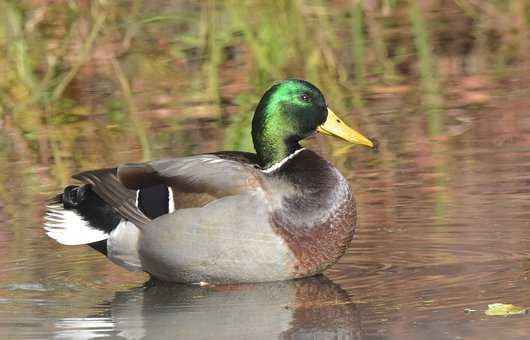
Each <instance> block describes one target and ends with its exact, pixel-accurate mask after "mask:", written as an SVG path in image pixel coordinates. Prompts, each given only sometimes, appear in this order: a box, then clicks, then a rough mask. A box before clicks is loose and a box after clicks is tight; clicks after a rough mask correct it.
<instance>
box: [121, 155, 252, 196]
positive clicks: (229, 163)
mask: <svg viewBox="0 0 530 340" xmlns="http://www.w3.org/2000/svg"><path fill="white" fill-rule="evenodd" d="M247 155H252V154H246V153H235V152H233V153H220V154H203V155H197V156H189V157H181V158H173V159H165V160H159V161H152V162H148V163H138V164H125V165H122V166H120V167H119V168H118V178H119V180H120V182H121V183H122V184H123V185H125V186H126V187H127V188H129V189H133V190H137V189H140V188H144V187H147V186H152V185H157V184H165V185H168V186H170V187H172V188H173V190H174V191H176V192H182V193H207V194H210V195H212V196H215V197H221V196H227V195H235V194H238V193H241V192H244V191H247V190H250V189H252V188H255V187H257V186H258V185H259V180H258V178H257V176H256V173H257V170H256V168H255V167H254V163H253V162H252V160H251V158H249V156H247Z"/></svg>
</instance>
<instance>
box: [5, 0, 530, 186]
mask: <svg viewBox="0 0 530 340" xmlns="http://www.w3.org/2000/svg"><path fill="white" fill-rule="evenodd" d="M455 3H456V5H455V9H459V8H460V9H461V10H460V12H455V13H456V16H466V17H471V18H473V20H474V22H475V24H474V25H475V26H473V29H472V31H473V36H474V37H476V38H477V37H480V39H482V43H481V42H480V41H478V40H480V39H476V40H477V41H478V42H477V44H476V45H477V46H475V47H473V48H475V49H481V50H480V51H479V52H480V53H478V52H475V53H474V54H473V55H474V56H476V57H475V59H478V60H479V61H480V62H478V61H475V60H473V61H472V62H473V65H491V64H494V63H493V62H494V61H495V60H497V61H498V64H497V65H498V67H497V69H499V70H505V69H506V65H509V63H511V62H513V59H514V58H516V57H519V56H521V55H525V54H524V53H526V52H524V50H525V49H526V47H525V46H526V44H527V42H526V40H525V39H523V37H526V36H527V34H528V24H529V21H528V18H527V17H526V16H525V15H526V14H525V11H522V10H521V9H524V8H526V7H525V6H526V5H525V4H524V2H523V1H515V0H514V1H510V2H509V3H507V4H504V5H503V4H502V3H501V2H500V1H494V2H491V3H487V4H485V5H484V6H485V7H484V10H482V9H481V10H479V9H477V6H476V2H472V1H465V0H459V1H457V2H455ZM159 5H160V6H157V5H155V6H153V4H152V3H148V2H142V1H140V0H135V1H133V2H131V3H127V4H125V5H124V4H123V3H121V4H120V3H117V2H97V1H94V2H89V3H75V2H74V3H72V5H71V6H64V5H62V4H55V3H47V5H46V6H44V5H42V6H40V5H32V4H31V3H20V2H8V1H2V2H0V12H1V13H0V17H1V18H2V22H1V23H0V51H1V52H0V72H2V78H1V79H0V110H1V112H2V115H3V116H4V117H6V119H5V121H6V122H8V124H10V126H11V127H12V128H14V129H16V130H18V131H19V132H20V134H21V136H23V139H22V142H23V143H26V144H27V148H28V150H30V152H33V153H34V154H35V155H38V156H39V157H35V159H40V160H39V161H38V162H41V163H44V164H46V162H47V161H48V159H51V163H53V164H54V165H55V166H56V167H57V168H58V169H57V174H58V175H57V177H59V178H62V179H63V180H65V179H66V177H67V175H68V171H69V170H68V169H69V168H70V167H72V165H73V164H72V163H75V160H76V159H77V158H76V157H71V155H72V154H74V153H76V152H79V151H77V150H76V148H75V145H76V143H75V142H74V141H75V140H76V139H78V138H80V137H83V136H82V132H81V131H75V130H73V129H69V128H68V127H69V126H68V125H69V124H71V122H72V120H73V121H76V119H77V121H81V120H87V121H88V120H90V119H93V113H106V112H104V109H105V108H108V107H110V106H111V105H110V104H109V103H110V102H111V101H120V102H123V103H122V105H121V107H122V108H125V109H124V110H123V112H124V113H126V114H124V115H123V117H122V118H123V119H122V118H119V117H117V116H116V115H115V114H109V115H106V116H102V117H103V118H101V120H102V121H98V124H101V125H102V126H103V127H104V126H105V124H107V125H109V124H116V123H121V125H123V124H127V123H129V124H131V130H132V131H128V129H122V130H120V129H114V131H119V132H120V133H123V134H124V135H125V137H131V136H133V137H134V138H128V140H129V141H132V142H134V141H135V140H139V142H140V144H141V148H142V156H143V157H144V158H146V157H149V152H150V151H151V150H150V149H151V147H150V145H149V143H150V142H151V143H155V140H154V139H152V140H151V141H149V140H148V138H147V130H146V128H145V126H144V123H143V122H141V120H140V116H137V115H136V114H134V113H133V112H136V113H138V112H149V110H150V109H151V106H150V105H151V103H150V98H148V97H149V96H150V94H151V93H153V92H156V91H158V92H157V93H160V92H163V91H164V89H166V88H171V89H174V90H171V91H168V95H169V96H171V100H172V101H173V102H178V101H183V100H186V99H187V98H189V97H193V98H194V100H195V99H197V100H198V101H203V102H208V103H209V104H212V111H213V112H214V115H212V116H215V115H218V114H219V113H220V112H221V110H220V106H221V101H222V99H224V98H223V97H225V96H226V95H225V94H224V92H223V86H224V82H223V81H222V80H223V79H224V77H225V76H226V79H230V80H231V82H235V83H237V82H241V83H242V86H240V88H242V89H243V90H242V91H241V92H240V93H241V94H242V95H248V93H252V95H253V96H254V95H256V93H257V91H256V90H255V89H263V88H265V87H266V85H267V84H270V83H271V82H272V81H274V80H277V79H281V78H285V77H302V78H306V79H308V80H310V81H312V82H315V83H317V84H318V85H319V86H320V87H321V88H322V89H323V90H324V92H325V93H326V96H327V98H328V100H329V104H330V106H332V107H333V109H335V110H336V111H337V112H340V113H343V112H349V111H350V110H351V108H352V106H353V107H362V106H363V102H362V101H361V98H363V96H362V95H369V94H370V93H368V92H367V91H369V89H370V87H368V86H367V85H372V84H376V85H377V84H378V83H379V85H381V84H384V85H386V84H388V83H395V82H397V81H400V82H414V81H416V79H414V77H411V76H410V74H409V73H408V71H406V70H405V71H402V66H404V65H405V64H407V63H411V64H412V65H405V66H407V67H408V66H412V68H415V67H417V68H418V69H419V73H420V81H421V86H422V88H423V89H424V92H423V103H424V108H425V111H426V117H427V120H428V126H429V135H430V136H439V135H441V134H443V118H444V112H442V111H440V107H441V106H442V104H443V102H442V97H441V95H440V84H439V83H438V81H437V76H436V74H437V71H439V70H440V67H439V65H437V64H436V62H435V60H436V56H435V54H434V53H433V46H434V44H433V41H437V40H436V39H437V38H438V37H437V36H436V34H439V32H438V31H439V30H440V29H439V25H438V26H437V25H435V23H436V21H437V20H441V19H440V17H442V16H443V13H442V14H439V13H438V12H435V13H430V14H431V16H430V17H429V20H432V21H433V25H432V26H431V25H429V29H431V27H432V29H431V32H429V33H431V36H434V38H430V37H429V36H428V34H427V28H426V23H425V20H424V18H423V16H422V13H421V11H420V9H419V8H418V3H417V2H415V1H411V2H408V3H399V4H398V2H397V1H395V0H386V1H384V2H382V4H381V7H374V8H372V7H369V6H368V5H366V4H365V3H363V2H361V1H353V7H351V6H345V7H342V6H340V5H335V4H332V3H329V2H324V1H314V2H311V4H310V5H308V4H306V3H302V2H298V1H287V0H282V1H274V2H264V1H263V2H246V3H245V5H244V6H242V5H241V3H240V2H236V1H227V2H216V1H213V0H212V1H207V2H203V3H201V4H200V5H190V4H187V3H181V2H177V3H171V4H169V3H168V4H166V3H164V4H159ZM163 6H166V7H163ZM402 9H408V11H402ZM440 13H441V11H440ZM510 17H514V18H515V19H514V20H513V22H514V23H513V27H514V30H508V29H507V30H505V31H506V32H505V31H503V30H499V31H498V35H499V36H500V38H498V41H504V40H505V41H508V42H511V43H510V44H499V45H500V47H498V48H494V50H493V51H492V53H485V52H490V50H491V49H492V47H491V43H488V40H487V39H490V38H489V37H491V34H490V33H489V32H490V31H492V30H494V29H495V27H494V26H492V25H493V24H492V23H494V22H495V20H494V19H499V20H500V19H502V20H504V21H502V22H505V21H506V18H510ZM492 18H493V19H492ZM508 22H510V20H508ZM396 24H398V25H401V26H403V27H399V29H396ZM510 27H511V26H510ZM409 29H410V31H412V34H413V36H414V45H413V47H414V49H415V50H416V51H417V58H410V54H409V52H410V51H411V49H412V46H410V40H409V39H407V32H408V31H409ZM80 32H81V33H80ZM514 32H515V33H514ZM515 38H517V39H515ZM485 46H486V47H487V48H489V49H490V50H485ZM109 52H110V53H109ZM523 52H524V53H523ZM108 54H111V57H110V58H106V59H105V57H103V58H102V57H101V55H103V56H105V55H108ZM113 54H116V55H113ZM230 54H235V55H237V57H238V58H241V59H244V60H243V61H242V62H241V64H245V65H249V66H248V67H245V68H242V69H241V70H239V69H237V66H236V67H235V68H234V67H233V66H232V69H230V68H229V67H226V65H227V61H230V60H231V59H230V58H232V57H231V56H230ZM98 56H99V57H98ZM97 58H100V59H97ZM94 59H96V61H98V62H99V63H100V64H101V65H100V64H97V66H92V67H90V64H91V63H92V61H93V60H94ZM102 60H103V61H104V62H105V63H107V65H106V66H107V68H108V69H107V70H106V71H105V65H104V63H103V62H102ZM110 60H115V61H116V62H118V61H119V63H118V65H119V66H120V67H123V70H122V72H121V73H122V74H121V76H117V73H116V72H113V69H116V67H114V68H113V67H112V66H111V61H110ZM87 64H88V66H89V68H88V72H85V71H86V70H84V67H86V66H87ZM131 64H132V65H133V67H130V66H131ZM407 67H404V68H403V69H407ZM109 70H110V71H109ZM242 70H244V71H242ZM477 70H478V71H480V67H479V68H478V69H477ZM90 72H96V73H98V72H100V73H101V74H99V73H98V74H97V75H99V76H103V77H106V78H107V79H110V82H111V83H114V85H116V90H117V91H116V92H118V93H117V94H115V95H114V96H113V97H112V98H108V99H105V98H98V100H101V102H100V103H98V104H97V105H99V110H92V108H91V107H90V106H89V105H87V104H85V103H83V102H82V101H80V100H79V98H78V97H76V93H75V92H76V91H77V90H76V86H77V87H83V86H85V83H90V79H87V78H90V75H89V76H87V73H88V74H90ZM105 72H106V73H105ZM243 72H244V73H243ZM118 73H119V72H118ZM221 75H222V77H223V79H221ZM227 75H228V76H227ZM115 79H119V80H118V81H115ZM153 79H158V80H160V83H162V84H163V86H161V87H160V88H158V87H157V88H154V89H151V88H149V86H152V84H156V83H155V82H154V81H153ZM183 79H185V81H183ZM241 79H245V81H246V82H245V83H243V82H242V81H241ZM123 80H126V81H123ZM149 81H151V83H149ZM137 82H139V83H145V84H147V85H145V87H147V89H145V88H142V86H140V89H139V90H137V88H136V87H135V86H134V84H136V83H137ZM124 84H125V85H124ZM183 84H184V85H183ZM248 85H250V87H253V88H254V90H245V89H246V88H248ZM155 86H157V85H155ZM135 91H138V92H135ZM142 91H145V94H144V93H143V92H142ZM201 91H202V93H201ZM229 96H230V98H233V97H234V96H235V94H234V91H232V92H231V93H230V94H229ZM105 100H107V102H105ZM142 100H143V101H142ZM69 103H71V105H70V107H71V109H70V110H65V109H64V107H65V106H67V105H66V104H69ZM254 103H255V101H254V102H252V103H245V104H241V105H242V106H241V108H240V110H239V111H238V112H244V113H240V114H237V115H235V116H234V117H229V119H231V120H232V121H234V122H235V123H234V124H233V125H231V126H230V127H229V128H228V130H227V131H226V138H225V144H226V145H227V146H233V147H235V148H248V146H249V145H250V144H249V142H248V141H249V140H248V138H249V137H248V131H245V130H244V129H248V127H249V122H250V119H249V117H250V116H249V115H251V113H252V110H253V107H252V105H253V104H254ZM364 104H365V105H366V103H364ZM191 109H192V108H191ZM191 109H190V110H191ZM217 111H218V112H217ZM79 112H83V113H82V114H79ZM114 113H116V112H114ZM345 118H346V119H349V117H347V115H346V117H345ZM105 119H106V120H107V121H105ZM172 119H173V118H172ZM365 119H366V117H365ZM400 119H402V118H400ZM174 120H178V117H176V119H174ZM353 123H355V122H353ZM354 125H355V124H354ZM103 129H104V128H102V130H103ZM95 136H96V138H97V137H100V132H98V133H97V134H95ZM379 137H380V138H381V137H384V136H379ZM153 138H158V137H153ZM129 143H131V142H129ZM48 153H50V154H49V155H48ZM78 165H79V164H78Z"/></svg>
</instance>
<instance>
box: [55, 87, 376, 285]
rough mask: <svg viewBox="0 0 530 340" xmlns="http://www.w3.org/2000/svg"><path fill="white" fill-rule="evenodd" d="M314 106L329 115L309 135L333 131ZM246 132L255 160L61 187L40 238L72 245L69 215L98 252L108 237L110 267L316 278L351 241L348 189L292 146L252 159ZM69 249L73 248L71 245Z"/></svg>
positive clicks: (149, 170) (192, 160) (160, 166)
mask: <svg viewBox="0 0 530 340" xmlns="http://www.w3.org/2000/svg"><path fill="white" fill-rule="evenodd" d="M287 82H292V81H286V83H287ZM296 82H300V83H296V84H298V85H300V84H301V85H300V86H301V87H302V88H303V89H304V90H305V91H308V90H307V89H308V87H309V89H310V90H313V88H311V86H312V85H310V84H308V83H305V82H303V81H296ZM281 84H282V83H280V85H281ZM287 85H289V86H291V85H292V84H291V83H288V84H287ZM287 85H284V87H285V86H287ZM302 85H303V86H302ZM272 89H274V87H273V88H272ZM272 89H271V90H269V91H268V94H269V96H270V95H271V94H270V92H271V91H272ZM315 89H316V88H315ZM316 91H318V89H316ZM319 93H320V92H318V93H317V94H313V96H315V97H317V95H318V94H319ZM266 96H267V94H266V95H265V96H264V98H266ZM317 99H318V100H319V101H321V102H322V103H324V102H323V98H322V99H320V98H317ZM263 101H264V99H262V102H263ZM276 101H277V100H276ZM315 101H316V99H315ZM262 102H260V105H262ZM322 103H321V104H322ZM260 105H259V106H258V109H259V107H260ZM275 105H278V104H277V103H276V104H275ZM315 105H316V104H315ZM322 105H324V106H323V109H324V110H327V112H326V113H327V115H324V117H323V118H318V117H312V118H311V120H314V121H315V122H314V123H311V124H316V125H315V126H314V127H312V126H311V127H310V130H314V129H316V128H317V127H318V126H325V124H323V123H322V122H323V121H326V119H328V120H329V119H330V117H331V119H333V123H334V124H335V125H336V124H337V122H338V123H341V122H340V121H339V120H338V118H337V117H336V116H334V114H333V113H332V112H331V111H330V110H329V109H327V106H326V105H325V103H324V104H322ZM258 109H257V110H256V115H258V112H259V110H258ZM319 112H320V111H319ZM329 112H331V113H329ZM265 119H267V117H265V118H263V119H262V120H265ZM255 120H256V116H255ZM306 123H307V122H306ZM306 123H304V124H306ZM326 123H327V121H326ZM262 124H266V123H262ZM299 125H300V124H299ZM299 125H296V129H301V127H300V126H299ZM339 127H340V126H339ZM333 129H334V127H333V126H332V127H331V132H330V131H329V125H328V130H325V132H326V133H331V134H337V133H336V132H334V131H333ZM352 131H353V130H352ZM254 132H255V127H253V137H254V140H255V145H256V144H258V146H257V147H256V150H257V151H258V152H257V154H250V153H243V152H219V153H213V154H203V155H197V156H188V157H182V158H175V159H166V160H160V161H153V162H147V163H138V164H125V165H121V166H119V167H117V168H113V169H103V170H97V171H88V172H84V173H81V174H78V175H76V176H74V178H77V179H79V180H81V181H82V182H83V183H85V186H83V187H80V188H75V187H68V188H67V190H65V192H64V193H63V194H60V195H58V196H57V197H55V199H54V200H53V202H52V204H51V206H50V208H49V211H48V214H47V220H48V222H47V224H46V229H47V231H48V235H49V236H51V237H52V238H55V239H56V240H58V241H59V242H61V237H63V236H65V235H66V236H68V237H71V236H70V235H71V233H72V228H73V227H70V226H68V225H66V221H64V220H61V216H62V215H61V214H62V211H68V213H71V212H72V211H74V212H76V213H77V214H78V215H79V216H80V222H83V223H85V227H86V224H87V223H88V225H89V228H88V229H90V227H92V228H93V229H94V230H95V232H94V240H96V239H97V242H98V243H97V244H98V246H101V242H103V241H105V239H103V238H102V236H101V233H103V234H106V235H107V239H106V249H105V246H102V248H103V252H104V253H106V255H107V256H108V257H109V259H111V260H112V261H113V262H115V263H116V264H118V265H121V266H123V267H126V268H128V269H130V270H143V271H146V272H148V273H150V274H151V275H153V276H155V277H157V278H159V279H162V280H167V281H175V282H185V283H196V282H215V283H233V282H263V281H278V280H285V279H292V278H299V277H305V276H310V275H314V274H317V273H320V272H322V271H323V270H325V269H326V268H328V267H329V266H330V265H332V264H333V263H335V262H336V261H337V260H338V259H339V258H340V257H341V256H342V255H343V254H344V252H345V251H346V248H347V246H348V244H349V243H350V241H351V239H352V237H353V233H354V229H355V225H356V211H355V200H354V198H353V195H352V193H351V189H350V187H349V185H348V182H347V180H346V179H345V178H344V177H343V176H342V175H341V174H340V172H339V171H338V170H337V169H336V168H335V167H334V166H333V165H332V164H331V163H330V162H328V161H327V160H325V159H324V158H322V157H320V156H319V155H317V154H316V153H314V152H313V151H311V150H307V149H304V148H302V147H300V146H299V145H298V143H297V140H296V141H295V142H294V144H293V145H291V146H289V145H287V147H286V148H284V150H280V151H281V152H283V153H284V157H283V158H279V157H277V156H274V157H272V156H271V155H267V154H263V152H262V153H261V154H260V149H262V148H259V139H260V138H261V137H260V136H259V135H258V136H256V134H255V133H254ZM265 132H266V131H265ZM309 132H311V131H309ZM354 132H355V131H354ZM339 133H340V132H339ZM265 134H266V133H265ZM299 135H300V138H299V139H301V138H303V137H305V136H306V135H307V133H306V132H303V133H302V132H301V133H299ZM341 137H343V138H349V137H348V136H346V137H344V136H341ZM354 137H355V138H359V137H358V136H354ZM361 137H362V136H361ZM263 138H264V139H266V138H269V139H270V137H267V136H265V137H263ZM351 138H353V137H351ZM362 138H364V137H362ZM256 140H258V142H256ZM366 141H368V140H366V139H365V140H361V142H362V143H360V144H366V145H368V142H369V141H368V142H366ZM353 142H356V141H355V140H354V141H353ZM370 144H371V142H370ZM279 148H280V149H281V148H282V147H281V145H280V147H276V151H275V152H279V151H278V150H279ZM270 149H271V150H274V149H275V148H274V147H273V146H271V147H270ZM261 151H262V150H261ZM152 202H162V203H159V204H152ZM88 204H90V207H84V205H88ZM109 207H111V209H109ZM86 210H90V211H91V215H86V212H83V211H86ZM116 216H118V219H117V218H116ZM85 229H86V228H85ZM61 233H63V234H64V235H61ZM96 233H99V234H98V235H96ZM63 238H64V237H63ZM98 238H102V239H101V240H100V239H98ZM73 240H75V237H73ZM69 241H70V244H76V243H75V242H71V241H72V237H71V238H70V239H69ZM91 241H93V240H92V239H91ZM61 243H64V242H61ZM82 243H90V244H91V245H92V246H93V247H95V244H96V243H94V242H83V240H82V239H81V240H79V243H77V244H82Z"/></svg>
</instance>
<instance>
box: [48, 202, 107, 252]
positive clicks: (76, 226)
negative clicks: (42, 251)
mask: <svg viewBox="0 0 530 340" xmlns="http://www.w3.org/2000/svg"><path fill="white" fill-rule="evenodd" d="M47 208H48V210H47V211H46V214H45V215H44V219H45V221H46V222H45V223H44V229H45V230H46V235H48V236H49V237H51V238H53V239H54V240H56V241H57V242H59V243H61V244H64V245H77V244H87V243H92V242H97V241H102V240H106V239H107V238H108V237H109V234H107V233H105V232H104V231H102V230H99V229H96V228H92V227H91V226H90V224H89V223H88V222H87V221H86V220H85V219H84V218H83V217H82V216H80V215H79V214H78V213H77V212H75V211H74V210H65V209H64V208H63V207H62V206H60V205H58V204H55V205H49V206H47Z"/></svg>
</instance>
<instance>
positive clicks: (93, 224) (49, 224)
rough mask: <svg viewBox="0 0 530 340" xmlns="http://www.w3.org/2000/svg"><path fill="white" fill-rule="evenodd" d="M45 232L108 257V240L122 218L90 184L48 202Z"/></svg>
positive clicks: (71, 187) (64, 241)
mask: <svg viewBox="0 0 530 340" xmlns="http://www.w3.org/2000/svg"><path fill="white" fill-rule="evenodd" d="M45 220H46V222H45V224H44V229H45V230H46V231H47V235H48V236H50V237H51V238H53V239H55V240H57V241H58V242H59V243H62V244H67V245H72V244H88V245H89V246H91V247H92V248H94V249H96V250H97V251H99V252H101V253H103V254H104V255H107V240H106V239H107V238H108V235H109V234H110V232H111V231H112V230H113V229H114V228H116V226H117V225H118V224H119V223H120V220H121V218H120V216H119V215H118V214H116V213H115V212H114V211H113V209H112V207H111V206H110V205H108V204H107V203H105V202H104V201H103V200H102V199H101V198H99V196H97V194H95V193H94V191H93V190H92V189H91V186H90V185H83V186H74V185H71V186H68V187H66V188H65V189H64V191H63V193H61V194H58V195H56V196H54V197H52V198H51V199H49V200H48V201H47V211H46V215H45Z"/></svg>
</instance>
